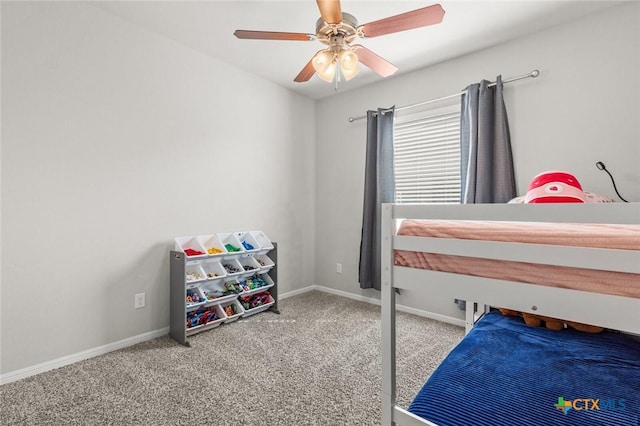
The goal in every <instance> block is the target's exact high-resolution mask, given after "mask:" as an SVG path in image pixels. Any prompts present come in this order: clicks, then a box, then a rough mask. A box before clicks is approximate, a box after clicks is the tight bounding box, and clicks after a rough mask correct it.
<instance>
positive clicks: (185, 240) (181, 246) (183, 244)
mask: <svg viewBox="0 0 640 426" xmlns="http://www.w3.org/2000/svg"><path fill="white" fill-rule="evenodd" d="M175 250H176V251H181V252H183V253H184V254H185V255H186V256H187V258H189V259H194V258H199V257H207V251H206V250H205V248H204V247H202V244H200V241H198V239H197V238H196V237H177V238H176V239H175ZM188 250H194V251H195V252H196V253H200V254H188Z"/></svg>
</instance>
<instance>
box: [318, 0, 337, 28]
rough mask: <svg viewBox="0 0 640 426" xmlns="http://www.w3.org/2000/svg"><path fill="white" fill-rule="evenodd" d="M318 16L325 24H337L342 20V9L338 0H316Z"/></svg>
mask: <svg viewBox="0 0 640 426" xmlns="http://www.w3.org/2000/svg"><path fill="white" fill-rule="evenodd" d="M316 3H318V9H320V16H322V19H323V20H324V22H326V23H327V24H339V23H340V22H342V9H341V8H340V0H316Z"/></svg>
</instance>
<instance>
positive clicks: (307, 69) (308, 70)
mask: <svg viewBox="0 0 640 426" xmlns="http://www.w3.org/2000/svg"><path fill="white" fill-rule="evenodd" d="M312 61H313V59H311V60H310V61H309V62H308V63H307V65H305V66H304V68H302V71H300V73H299V74H298V75H297V76H296V78H294V79H293V81H295V82H296V83H304V82H305V81H309V79H310V78H311V77H313V75H314V74H315V73H316V70H315V68H313V64H312Z"/></svg>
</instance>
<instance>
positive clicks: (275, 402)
mask: <svg viewBox="0 0 640 426" xmlns="http://www.w3.org/2000/svg"><path fill="white" fill-rule="evenodd" d="M280 311H281V314H280V315H277V314H275V313H272V312H264V313H261V314H258V315H255V316H252V317H249V318H247V319H246V320H240V321H238V322H235V323H231V324H226V325H222V326H220V327H218V328H216V329H214V330H211V331H207V332H204V333H200V334H198V335H195V336H192V337H191V338H190V342H191V345H192V347H191V348H187V347H184V346H181V345H179V344H177V343H175V342H174V341H173V340H171V339H170V338H169V337H168V336H167V337H162V338H159V339H155V340H152V341H148V342H144V343H141V344H138V345H135V346H131V347H129V348H125V349H122V350H118V351H115V352H111V353H109V354H106V355H103V356H99V357H96V358H92V359H89V360H86V361H82V362H78V363H76V364H73V365H70V366H66V367H63V368H59V369H56V370H53V371H49V372H47V373H43V374H40V375H37V376H34V377H30V378H27V379H24V380H21V381H18V382H14V383H9V384H6V385H3V386H0V420H1V421H0V423H1V424H3V425H14V424H24V425H68V424H73V425H103V424H109V425H181V424H185V425H186V424H204V425H377V424H380V417H381V386H382V385H381V367H380V363H381V356H380V307H378V306H374V305H370V304H367V303H363V302H356V301H353V300H350V299H345V298H342V297H337V296H333V295H329V294H326V293H321V292H316V291H314V292H310V293H305V294H302V295H299V296H296V297H292V298H289V299H285V300H283V301H281V302H280ZM397 334H398V353H397V359H398V379H397V381H398V387H399V391H398V401H399V403H400V405H403V406H407V405H408V404H409V403H410V402H411V399H412V398H413V396H414V395H415V393H416V392H417V391H418V390H419V389H420V387H421V386H422V383H423V382H424V380H425V379H426V378H427V377H428V375H429V374H430V372H431V371H432V370H433V369H434V368H435V367H436V366H437V365H438V363H439V362H440V361H441V360H442V359H443V358H444V357H445V356H446V354H447V353H448V352H449V350H450V349H451V348H452V347H453V346H454V345H455V344H456V343H457V342H458V341H459V340H460V339H461V338H462V336H463V334H464V331H463V329H462V328H461V327H456V326H453V325H449V324H443V323H440V322H437V321H432V320H428V319H425V318H421V317H416V316H413V315H407V314H400V315H399V316H398V320H397Z"/></svg>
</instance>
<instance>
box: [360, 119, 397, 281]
mask: <svg viewBox="0 0 640 426" xmlns="http://www.w3.org/2000/svg"><path fill="white" fill-rule="evenodd" d="M383 111H384V113H383ZM393 115H394V107H392V108H388V109H381V108H379V109H378V111H367V148H366V163H365V171H364V207H363V210H362V240H361V241H360V267H359V274H358V281H360V288H375V289H376V290H380V288H381V286H380V280H381V278H380V239H381V224H380V222H381V216H380V215H381V204H382V203H393V202H395V199H396V191H395V186H396V183H395V175H394V172H393Z"/></svg>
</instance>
